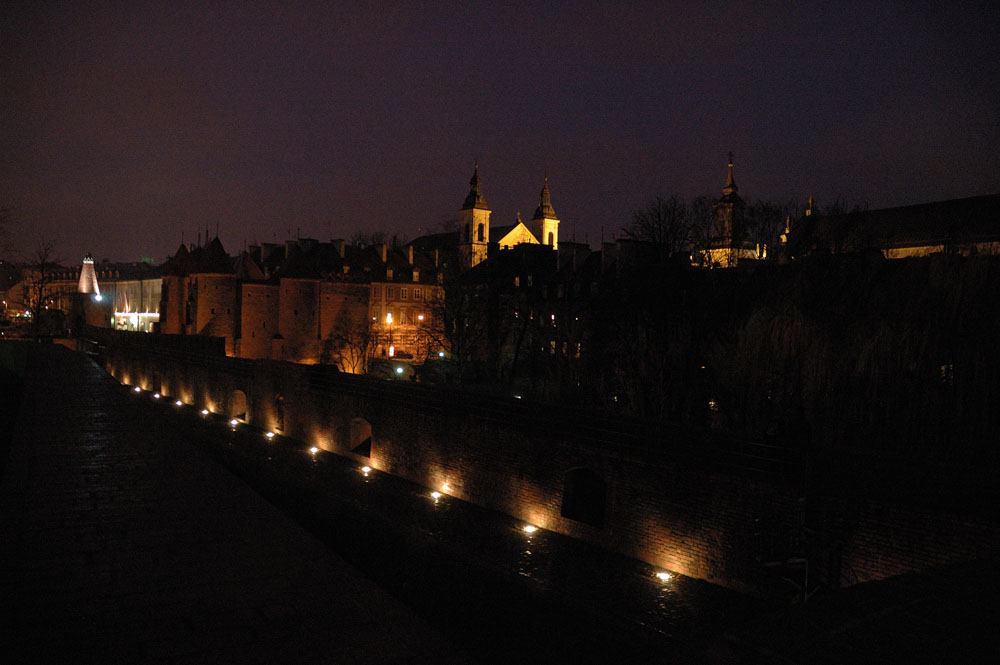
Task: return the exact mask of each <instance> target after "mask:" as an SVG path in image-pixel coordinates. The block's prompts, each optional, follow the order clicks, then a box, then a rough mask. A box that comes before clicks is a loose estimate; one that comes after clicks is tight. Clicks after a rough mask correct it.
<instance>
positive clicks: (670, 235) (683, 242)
mask: <svg viewBox="0 0 1000 665" xmlns="http://www.w3.org/2000/svg"><path fill="white" fill-rule="evenodd" d="M622 232H623V233H624V234H625V237H627V238H629V239H630V240H641V241H644V242H651V243H655V244H657V245H659V246H660V247H662V248H663V250H664V251H665V253H666V255H667V256H668V257H669V256H672V255H673V254H674V253H676V252H680V251H687V249H688V247H689V245H690V242H691V210H690V208H689V207H688V205H687V203H685V202H684V201H683V200H681V199H680V198H678V197H677V196H671V197H670V198H668V199H664V198H663V197H660V196H657V197H656V199H655V200H654V201H653V202H652V203H650V204H649V205H648V206H646V207H645V208H643V209H641V210H637V211H635V212H634V213H633V214H632V222H631V223H630V224H629V225H628V226H626V227H625V228H623V229H622Z"/></svg>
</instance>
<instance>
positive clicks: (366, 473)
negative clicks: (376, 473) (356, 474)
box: [361, 466, 372, 476]
mask: <svg viewBox="0 0 1000 665" xmlns="http://www.w3.org/2000/svg"><path fill="white" fill-rule="evenodd" d="M371 470H372V468H371V467H370V466H363V467H361V473H363V474H365V475H366V476H367V475H368V473H369V472H370V471H371Z"/></svg>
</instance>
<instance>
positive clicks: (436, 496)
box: [431, 492, 441, 501]
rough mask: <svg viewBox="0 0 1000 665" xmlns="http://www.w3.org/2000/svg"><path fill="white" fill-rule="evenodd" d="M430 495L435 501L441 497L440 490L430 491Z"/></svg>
mask: <svg viewBox="0 0 1000 665" xmlns="http://www.w3.org/2000/svg"><path fill="white" fill-rule="evenodd" d="M431 497H432V498H433V499H434V500H435V501H437V500H438V499H440V498H441V492H431Z"/></svg>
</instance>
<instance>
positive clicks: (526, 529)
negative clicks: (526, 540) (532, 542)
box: [524, 524, 538, 533]
mask: <svg viewBox="0 0 1000 665" xmlns="http://www.w3.org/2000/svg"><path fill="white" fill-rule="evenodd" d="M536 531H538V527H536V526H535V525H533V524H525V525H524V532H525V533H534V532H536Z"/></svg>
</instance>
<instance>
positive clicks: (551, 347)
mask: <svg viewBox="0 0 1000 665" xmlns="http://www.w3.org/2000/svg"><path fill="white" fill-rule="evenodd" d="M549 353H550V354H551V355H553V356H554V355H556V341H555V340H554V339H553V340H551V341H550V342H549Z"/></svg>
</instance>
